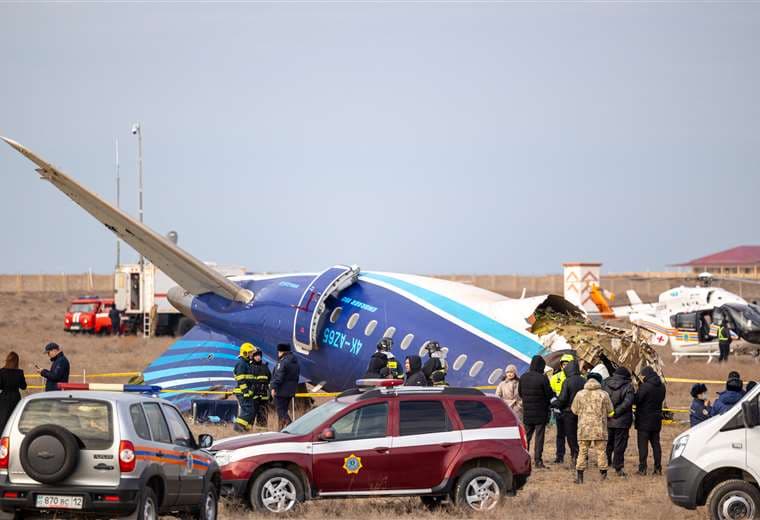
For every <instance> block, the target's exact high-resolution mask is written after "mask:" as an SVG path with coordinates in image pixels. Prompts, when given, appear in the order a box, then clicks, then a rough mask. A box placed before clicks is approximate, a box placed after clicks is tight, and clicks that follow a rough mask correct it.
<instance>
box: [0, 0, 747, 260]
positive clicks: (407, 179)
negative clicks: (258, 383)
mask: <svg viewBox="0 0 760 520" xmlns="http://www.w3.org/2000/svg"><path fill="white" fill-rule="evenodd" d="M0 49H2V51H1V52H0V135H6V136H9V137H11V138H13V139H16V140H18V141H19V142H21V143H23V144H25V145H26V146H28V147H30V148H31V149H32V150H34V151H36V152H37V153H39V154H40V155H42V157H44V158H46V159H47V160H49V161H50V162H52V163H54V164H56V165H57V166H59V167H60V168H61V169H62V170H63V171H65V172H67V173H69V174H71V175H72V176H73V177H74V178H76V179H78V180H79V181H80V182H82V183H84V184H85V185H86V186H88V187H90V188H92V189H94V190H95V191H97V192H98V193H100V194H101V195H104V196H105V197H107V198H109V199H111V200H113V199H114V197H115V188H114V169H115V168H114V162H115V161H114V139H116V138H118V140H119V144H120V153H121V172H122V202H123V204H122V206H123V207H124V208H125V209H126V210H127V211H129V212H130V213H133V214H136V208H137V194H136V185H137V175H136V155H137V143H136V139H135V138H134V137H133V136H132V135H131V134H130V127H131V124H132V123H133V122H134V121H137V120H139V121H141V122H142V127H143V135H144V171H145V187H146V195H145V220H146V223H147V224H148V225H150V226H151V227H153V228H154V229H156V230H158V231H160V232H162V233H165V232H167V231H168V230H170V229H176V230H177V231H178V232H179V236H180V244H181V245H182V246H183V247H184V248H185V249H187V250H188V251H190V252H191V253H193V254H194V255H196V256H198V257H199V258H201V259H204V260H215V261H218V262H220V263H235V264H239V265H245V266H247V267H248V268H249V269H250V270H256V271H280V272H281V271H289V270H309V271H317V270H322V269H324V268H326V267H328V266H330V265H332V264H335V263H356V264H359V265H360V266H362V267H363V268H365V269H381V270H390V271H399V272H421V273H517V272H519V273H550V272H558V271H559V270H560V264H561V262H563V261H571V260H589V261H591V260H595V261H601V262H604V267H603V269H604V270H605V271H608V272H609V271H633V270H656V269H661V268H663V267H664V266H665V265H666V264H669V263H674V262H678V261H682V260H688V259H691V258H694V257H697V256H701V255H703V254H707V253H710V252H714V251H717V250H720V249H724V248H728V247H733V246H735V245H740V244H758V243H760V236H759V235H760V233H758V223H759V221H758V211H757V207H758V206H757V203H758V198H759V196H760V172H759V171H758V167H759V165H760V102H759V99H760V4H757V3H756V4H749V3H730V2H718V3H711V4H696V3H694V4H688V3H654V2H649V3H617V2H616V3H576V4H573V3H557V4H546V3H541V4H537V3H527V2H526V3H480V4H467V3H455V4H452V3H447V4H436V3H417V4H406V3H404V4H401V3H372V4H367V3H353V4H351V3H288V4H262V3H257V4H252V3H236V4H213V5H212V4H184V5H183V4H176V3H172V4H169V3H164V4H158V5H156V4H142V3H141V4H108V5H95V4H78V3H68V4H33V5H27V4H21V3H4V4H0ZM0 180H1V181H2V184H1V185H0V186H1V187H0V219H2V223H3V226H2V233H1V234H0V251H2V254H1V255H0V273H16V272H22V273H39V272H50V273H59V272H64V271H65V272H82V271H85V270H87V269H88V268H92V269H93V270H95V271H96V272H103V273H105V272H109V270H110V269H111V268H112V266H113V263H114V250H115V246H114V240H113V236H112V235H111V234H110V233H109V232H108V231H107V230H105V229H104V228H103V226H102V225H100V224H99V223H97V222H96V221H95V220H94V219H93V218H92V217H90V216H89V215H87V214H86V213H85V212H84V211H83V210H81V209H80V208H78V207H77V206H75V205H74V204H73V203H72V202H71V201H69V200H68V199H67V198H66V197H65V196H64V195H62V194H61V193H59V192H58V191H57V190H55V189H54V188H53V187H52V186H50V185H47V184H45V183H43V182H41V181H39V180H37V176H36V174H35V173H34V171H33V165H32V163H30V162H28V161H27V160H26V159H24V158H23V157H22V156H20V155H19V154H18V153H16V152H15V151H13V150H12V149H10V148H8V147H6V146H4V145H3V146H2V147H0ZM134 257H135V255H134V254H132V253H131V251H130V254H129V255H127V259H133V258H134Z"/></svg>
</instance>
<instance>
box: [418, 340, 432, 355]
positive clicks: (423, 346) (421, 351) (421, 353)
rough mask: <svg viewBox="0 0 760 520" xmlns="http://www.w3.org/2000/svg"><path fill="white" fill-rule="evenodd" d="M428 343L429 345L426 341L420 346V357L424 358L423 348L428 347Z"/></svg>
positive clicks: (425, 352)
mask: <svg viewBox="0 0 760 520" xmlns="http://www.w3.org/2000/svg"><path fill="white" fill-rule="evenodd" d="M428 343H430V340H427V341H426V342H425V343H423V344H422V346H421V347H420V357H425V354H427V351H426V350H425V347H427V346H428Z"/></svg>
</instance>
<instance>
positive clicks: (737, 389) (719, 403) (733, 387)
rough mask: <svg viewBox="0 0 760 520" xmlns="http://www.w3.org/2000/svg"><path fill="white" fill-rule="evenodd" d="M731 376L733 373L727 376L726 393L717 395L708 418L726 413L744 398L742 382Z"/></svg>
mask: <svg viewBox="0 0 760 520" xmlns="http://www.w3.org/2000/svg"><path fill="white" fill-rule="evenodd" d="M733 376H735V373H732V374H729V378H728V380H727V381H726V391H725V392H719V393H718V399H716V400H715V404H714V405H713V407H712V411H711V413H710V417H715V416H716V415H722V414H724V413H726V412H727V411H728V410H730V409H731V407H732V406H734V405H735V404H736V403H738V402H739V401H741V399H742V397H744V382H743V381H742V380H741V379H739V378H738V377H733Z"/></svg>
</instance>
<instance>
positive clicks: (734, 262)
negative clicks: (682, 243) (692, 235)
mask: <svg viewBox="0 0 760 520" xmlns="http://www.w3.org/2000/svg"><path fill="white" fill-rule="evenodd" d="M675 265H677V266H679V267H691V269H692V271H693V272H695V273H701V272H703V271H707V272H710V273H713V274H721V275H734V276H741V277H745V278H760V246H739V247H734V248H732V249H726V250H725V251H721V252H719V253H713V254H711V255H707V256H703V257H701V258H695V259H694V260H691V261H689V262H684V263H682V264H675Z"/></svg>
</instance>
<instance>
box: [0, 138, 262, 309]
mask: <svg viewBox="0 0 760 520" xmlns="http://www.w3.org/2000/svg"><path fill="white" fill-rule="evenodd" d="M0 139H2V140H3V141H5V142H6V143H8V144H9V145H10V146H11V147H12V148H14V149H16V150H17V151H18V152H20V153H21V154H22V155H23V156H24V157H26V158H27V159H29V160H30V161H32V162H33V163H34V164H36V165H37V166H38V167H39V168H38V169H37V172H38V173H39V174H40V176H42V178H43V179H45V180H47V181H50V183H51V184H53V185H54V186H55V187H56V188H58V189H59V190H61V191H62V192H63V193H65V194H66V195H67V196H68V197H69V198H70V199H71V200H73V201H74V202H75V203H77V204H78V205H79V206H81V207H82V208H83V209H84V210H85V211H87V212H88V213H89V214H90V215H92V216H93V217H95V218H96V219H98V220H99V221H100V222H101V223H103V224H104V225H105V226H106V227H107V228H108V229H110V230H111V231H113V232H114V234H116V236H118V237H119V238H120V239H122V240H124V242H126V243H127V244H129V245H130V246H132V247H133V248H135V249H136V250H137V251H139V252H140V253H141V254H143V255H144V256H145V257H146V258H147V259H148V260H150V261H151V262H153V264H155V265H156V266H157V267H158V268H159V269H161V270H162V271H163V272H164V273H166V274H167V275H168V276H169V277H170V278H171V279H172V280H174V281H175V282H177V283H178V284H179V285H181V286H182V287H183V288H184V289H185V290H186V291H188V292H190V293H192V294H204V293H214V294H217V295H219V296H222V297H224V298H227V299H230V300H235V301H238V302H242V303H249V302H251V301H252V300H253V292H251V291H249V290H248V289H244V288H243V287H240V286H239V285H237V284H235V283H234V282H232V281H231V280H228V279H227V278H225V277H224V276H223V275H222V274H221V273H219V272H217V271H216V270H214V269H212V268H211V267H209V266H207V265H206V264H204V263H203V262H201V261H200V260H198V259H197V258H195V257H194V256H192V255H191V254H189V253H187V252H186V251H184V250H183V249H182V248H180V247H179V246H177V245H176V244H174V243H172V242H171V241H169V240H168V239H166V238H164V237H162V236H161V235H159V234H158V233H156V232H154V231H153V230H151V229H150V228H149V227H148V226H145V225H144V224H141V223H140V222H137V221H136V220H134V219H133V218H132V217H130V216H129V215H127V214H126V213H124V212H123V211H121V210H119V209H118V208H115V207H113V206H112V205H111V204H109V203H107V202H106V201H105V200H103V199H101V198H100V197H99V196H98V195H96V194H95V193H93V192H91V191H89V190H87V189H86V188H85V187H83V186H81V185H80V184H79V183H77V182H76V181H75V180H73V179H72V178H70V177H69V176H68V175H66V174H65V173H63V172H61V171H60V170H58V169H57V168H56V167H55V166H53V165H52V164H50V163H48V162H46V161H44V160H43V159H41V158H40V157H39V156H38V155H37V154H35V153H34V152H32V151H31V150H29V149H28V148H26V147H25V146H23V145H21V144H19V143H17V142H16V141H14V140H13V139H8V138H7V137H2V136H0Z"/></svg>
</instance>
